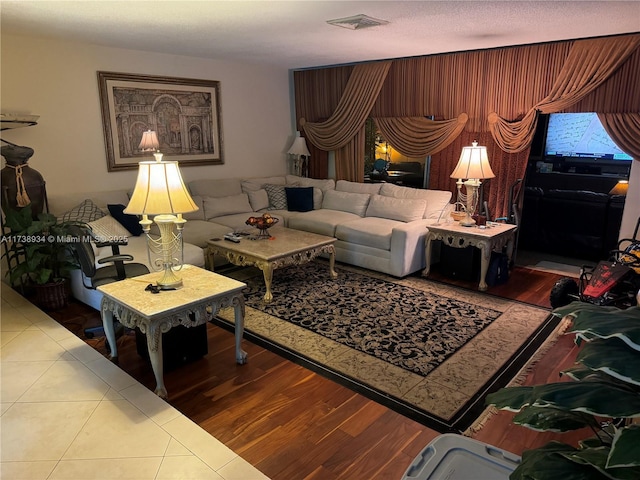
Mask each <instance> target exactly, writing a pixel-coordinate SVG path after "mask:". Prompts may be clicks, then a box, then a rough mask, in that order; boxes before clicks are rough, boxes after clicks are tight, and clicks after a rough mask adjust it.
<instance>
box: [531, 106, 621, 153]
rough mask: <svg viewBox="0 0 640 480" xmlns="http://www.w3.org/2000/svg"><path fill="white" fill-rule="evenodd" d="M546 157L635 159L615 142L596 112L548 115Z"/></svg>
mask: <svg viewBox="0 0 640 480" xmlns="http://www.w3.org/2000/svg"><path fill="white" fill-rule="evenodd" d="M544 150H545V156H547V157H554V156H555V157H571V158H596V159H603V160H633V159H632V158H631V156H629V155H627V154H626V153H624V152H623V151H622V150H620V148H619V147H618V146H617V145H616V144H615V143H613V140H611V137H609V135H608V134H607V132H606V131H605V129H604V127H603V126H602V124H601V123H600V120H599V119H598V115H597V114H596V113H552V114H551V115H549V125H548V126H547V139H546V143H545V149H544Z"/></svg>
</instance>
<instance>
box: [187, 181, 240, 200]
mask: <svg viewBox="0 0 640 480" xmlns="http://www.w3.org/2000/svg"><path fill="white" fill-rule="evenodd" d="M188 187H189V192H191V195H201V196H203V197H228V196H231V195H239V194H241V193H242V188H241V186H240V179H239V178H216V179H203V180H193V181H192V182H189V185H188Z"/></svg>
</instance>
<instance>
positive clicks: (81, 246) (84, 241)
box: [70, 226, 96, 278]
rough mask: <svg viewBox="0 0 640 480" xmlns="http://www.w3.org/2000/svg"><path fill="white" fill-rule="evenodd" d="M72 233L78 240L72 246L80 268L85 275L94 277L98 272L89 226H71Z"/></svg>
mask: <svg viewBox="0 0 640 480" xmlns="http://www.w3.org/2000/svg"><path fill="white" fill-rule="evenodd" d="M70 230H71V234H72V236H74V237H75V238H77V241H76V242H75V243H73V244H72V248H73V251H74V254H75V255H76V258H77V260H78V263H79V264H80V270H82V274H83V275H84V276H85V277H88V278H92V277H93V276H94V275H95V274H96V256H95V255H94V253H93V247H92V246H91V234H90V232H89V230H88V229H87V228H83V227H80V226H73V227H70Z"/></svg>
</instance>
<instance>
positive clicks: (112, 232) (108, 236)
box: [87, 215, 129, 242]
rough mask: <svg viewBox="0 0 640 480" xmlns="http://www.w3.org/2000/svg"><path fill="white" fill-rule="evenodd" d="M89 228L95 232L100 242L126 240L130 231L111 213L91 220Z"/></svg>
mask: <svg viewBox="0 0 640 480" xmlns="http://www.w3.org/2000/svg"><path fill="white" fill-rule="evenodd" d="M87 225H89V228H91V231H92V232H93V234H94V236H95V237H96V239H97V240H98V242H116V241H122V240H126V239H127V238H128V237H129V232H128V230H127V229H126V228H124V227H123V226H122V225H121V224H120V223H119V222H118V221H117V220H116V219H115V218H113V217H112V216H111V215H105V216H104V217H101V218H99V219H98V220H94V221H93V222H89V223H88V224H87Z"/></svg>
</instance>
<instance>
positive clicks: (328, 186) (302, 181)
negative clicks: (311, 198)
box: [286, 175, 336, 192]
mask: <svg viewBox="0 0 640 480" xmlns="http://www.w3.org/2000/svg"><path fill="white" fill-rule="evenodd" d="M286 180H287V185H300V186H301V187H315V188H319V189H320V190H322V191H323V192H326V191H327V190H335V189H336V182H335V180H333V179H332V178H329V179H325V180H322V179H318V178H307V177H299V176H297V175H287V176H286Z"/></svg>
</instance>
